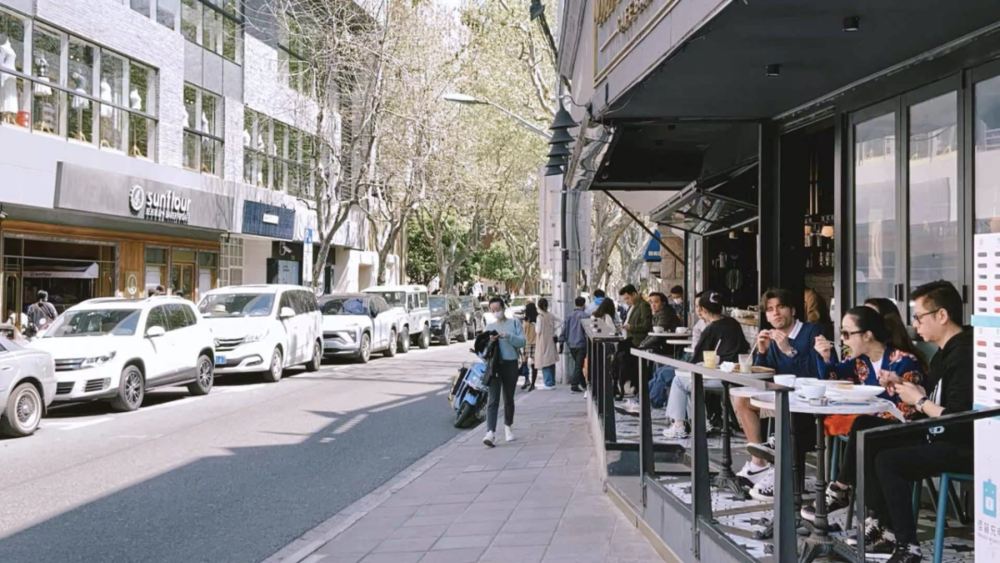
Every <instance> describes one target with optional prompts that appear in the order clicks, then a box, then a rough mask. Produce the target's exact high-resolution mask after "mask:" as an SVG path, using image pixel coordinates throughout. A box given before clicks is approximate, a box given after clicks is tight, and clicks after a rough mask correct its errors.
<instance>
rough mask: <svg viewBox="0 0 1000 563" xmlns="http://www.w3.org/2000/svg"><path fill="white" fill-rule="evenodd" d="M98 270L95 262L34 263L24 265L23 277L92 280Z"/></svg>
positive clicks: (95, 277)
mask: <svg viewBox="0 0 1000 563" xmlns="http://www.w3.org/2000/svg"><path fill="white" fill-rule="evenodd" d="M99 272H100V269H99V268H98V266H97V263H96V262H95V263H93V264H90V265H87V264H81V265H79V266H50V265H36V266H25V267H24V277H26V278H48V279H74V280H94V279H97V276H98V274H99Z"/></svg>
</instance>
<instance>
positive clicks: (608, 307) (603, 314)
mask: <svg viewBox="0 0 1000 563" xmlns="http://www.w3.org/2000/svg"><path fill="white" fill-rule="evenodd" d="M590 316H591V317H593V318H595V319H598V320H603V321H604V322H606V323H608V325H609V326H618V320H617V319H618V307H617V306H616V305H615V302H614V300H613V299H611V298H610V297H605V298H604V300H602V301H601V304H600V305H598V306H597V309H594V312H593V313H591V314H590Z"/></svg>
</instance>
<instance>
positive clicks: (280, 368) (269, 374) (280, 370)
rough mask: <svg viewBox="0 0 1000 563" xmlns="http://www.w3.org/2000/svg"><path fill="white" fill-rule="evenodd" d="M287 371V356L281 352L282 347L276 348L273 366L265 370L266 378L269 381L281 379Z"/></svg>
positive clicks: (273, 355)
mask: <svg viewBox="0 0 1000 563" xmlns="http://www.w3.org/2000/svg"><path fill="white" fill-rule="evenodd" d="M284 373H285V358H284V356H282V354H281V348H275V349H274V354H272V355H271V368H270V369H268V370H267V371H265V372H264V379H265V380H266V381H268V382H269V383H277V382H279V381H281V376H282V375H283V374H284Z"/></svg>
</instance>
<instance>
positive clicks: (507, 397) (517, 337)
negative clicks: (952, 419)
mask: <svg viewBox="0 0 1000 563" xmlns="http://www.w3.org/2000/svg"><path fill="white" fill-rule="evenodd" d="M490 311H492V312H493V314H494V316H495V317H496V319H497V320H495V321H493V322H492V323H490V324H488V325H486V332H490V331H495V332H496V333H497V334H496V335H495V336H491V337H490V340H491V341H492V342H495V343H496V344H497V346H498V348H497V353H499V354H500V361H499V362H497V371H496V373H494V374H493V376H492V377H490V402H489V404H487V407H486V428H487V432H486V436H485V437H484V438H483V443H484V444H486V445H487V446H489V447H491V448H492V447H493V444H494V442H495V441H496V436H495V434H496V430H497V415H498V414H499V412H500V393H501V391H502V392H503V421H504V427H503V428H504V434H505V437H506V439H507V441H508V442H512V441H513V440H514V433H513V432H512V431H511V429H510V427H511V426H513V425H514V390H515V388H516V387H517V377H518V376H517V358H518V350H520V349H521V348H524V344H525V340H524V329H523V328H522V327H521V321H519V320H517V319H508V318H507V317H506V316H505V315H504V302H503V299H501V298H500V297H494V298H492V299H490Z"/></svg>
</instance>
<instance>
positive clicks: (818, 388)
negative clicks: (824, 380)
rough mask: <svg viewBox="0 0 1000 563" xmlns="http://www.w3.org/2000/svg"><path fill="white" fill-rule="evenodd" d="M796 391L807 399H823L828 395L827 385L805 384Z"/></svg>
mask: <svg viewBox="0 0 1000 563" xmlns="http://www.w3.org/2000/svg"><path fill="white" fill-rule="evenodd" d="M796 392H797V393H798V394H799V395H801V396H802V397H804V398H806V399H821V398H823V397H825V396H826V386H825V385H803V386H802V387H799V388H798V389H797V391H796Z"/></svg>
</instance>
